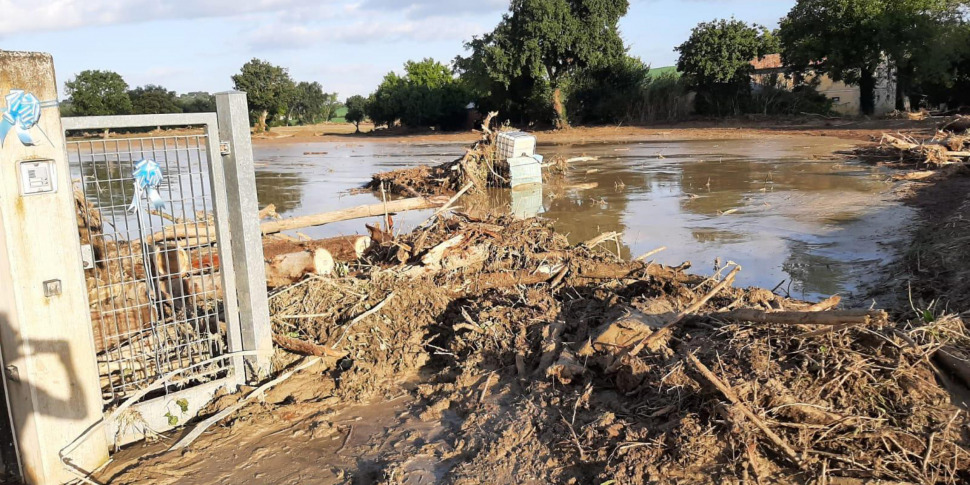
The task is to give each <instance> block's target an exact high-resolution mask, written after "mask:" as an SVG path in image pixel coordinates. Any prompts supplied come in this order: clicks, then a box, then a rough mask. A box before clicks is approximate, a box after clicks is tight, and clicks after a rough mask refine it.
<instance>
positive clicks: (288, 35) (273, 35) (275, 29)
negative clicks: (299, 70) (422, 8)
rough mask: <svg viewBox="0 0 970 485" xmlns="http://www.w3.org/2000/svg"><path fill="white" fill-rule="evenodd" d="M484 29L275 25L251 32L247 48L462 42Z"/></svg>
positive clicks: (436, 23) (372, 22)
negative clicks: (394, 42)
mask: <svg viewBox="0 0 970 485" xmlns="http://www.w3.org/2000/svg"><path fill="white" fill-rule="evenodd" d="M486 29H487V28H486V26H483V25H480V24H478V23H475V22H470V21H467V20H461V19H451V20H450V21H448V22H441V21H440V20H437V19H422V20H404V21H399V20H393V19H388V20H382V19H367V20H359V21H355V22H353V23H344V24H340V25H336V26H333V25H320V26H317V25H307V24H302V23H282V22H281V23H275V24H270V25H266V26H263V27H261V28H259V29H257V30H256V31H255V32H253V33H252V35H251V36H250V39H249V44H250V46H251V47H253V48H256V49H300V48H303V47H306V46H307V45H313V44H319V43H323V42H337V43H343V44H367V43H379V42H388V41H400V40H412V41H423V42H428V41H438V40H454V41H459V42H460V41H462V40H465V39H470V38H471V37H472V36H473V35H477V34H480V33H482V32H484V31H485V30H486Z"/></svg>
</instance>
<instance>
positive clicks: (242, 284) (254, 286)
mask: <svg viewBox="0 0 970 485" xmlns="http://www.w3.org/2000/svg"><path fill="white" fill-rule="evenodd" d="M216 112H217V116H218V118H219V139H220V142H221V143H220V144H221V151H222V157H223V164H224V167H225V174H226V178H225V182H226V185H225V190H226V195H227V196H228V199H229V226H230V228H231V242H230V244H231V246H232V247H231V250H232V255H233V260H234V261H235V262H236V264H235V268H234V269H235V272H236V274H235V281H236V294H237V295H238V301H239V317H240V318H239V321H240V327H241V329H242V332H241V333H242V340H243V341H242V348H243V350H250V351H256V352H258V354H257V355H256V357H254V358H250V359H248V362H249V363H250V364H251V369H252V370H253V371H254V373H255V374H256V375H255V377H265V376H266V375H267V374H268V373H269V370H270V358H271V357H272V356H273V340H272V328H271V326H270V321H269V303H268V297H267V293H266V268H265V266H264V262H263V243H262V232H261V231H260V227H259V217H258V215H257V214H258V213H259V202H258V200H257V194H256V172H255V167H254V163H253V145H252V138H251V136H250V132H249V105H248V103H247V102H246V93H243V92H239V91H230V92H224V93H218V94H216ZM213 156H216V155H215V154H214V155H213Z"/></svg>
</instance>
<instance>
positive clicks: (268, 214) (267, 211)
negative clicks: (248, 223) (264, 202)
mask: <svg viewBox="0 0 970 485" xmlns="http://www.w3.org/2000/svg"><path fill="white" fill-rule="evenodd" d="M279 217H280V215H279V214H277V213H276V204H270V205H268V206H266V207H263V208H262V209H260V211H259V220H263V219H278V218H279Z"/></svg>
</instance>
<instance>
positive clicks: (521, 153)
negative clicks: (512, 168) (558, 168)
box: [495, 131, 536, 160]
mask: <svg viewBox="0 0 970 485" xmlns="http://www.w3.org/2000/svg"><path fill="white" fill-rule="evenodd" d="M495 148H496V154H497V155H498V159H499V160H508V159H510V158H513V157H531V156H533V155H535V154H536V137H535V136H533V135H530V134H528V133H526V132H523V131H503V132H501V133H499V134H498V138H497V139H496V141H495Z"/></svg>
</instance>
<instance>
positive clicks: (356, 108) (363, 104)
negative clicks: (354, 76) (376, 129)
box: [344, 94, 368, 133]
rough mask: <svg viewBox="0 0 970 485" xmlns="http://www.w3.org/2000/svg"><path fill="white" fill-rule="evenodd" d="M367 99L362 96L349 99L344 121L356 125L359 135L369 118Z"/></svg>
mask: <svg viewBox="0 0 970 485" xmlns="http://www.w3.org/2000/svg"><path fill="white" fill-rule="evenodd" d="M367 103H368V101H367V98H365V97H363V96H361V95H359V94H358V95H355V96H351V97H349V98H347V102H346V103H344V104H345V105H347V114H346V115H345V116H344V119H346V120H347V121H349V122H351V123H353V124H354V127H355V128H356V129H357V133H360V124H361V123H362V122H363V121H364V119H365V118H366V117H367V114H366V113H367Z"/></svg>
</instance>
